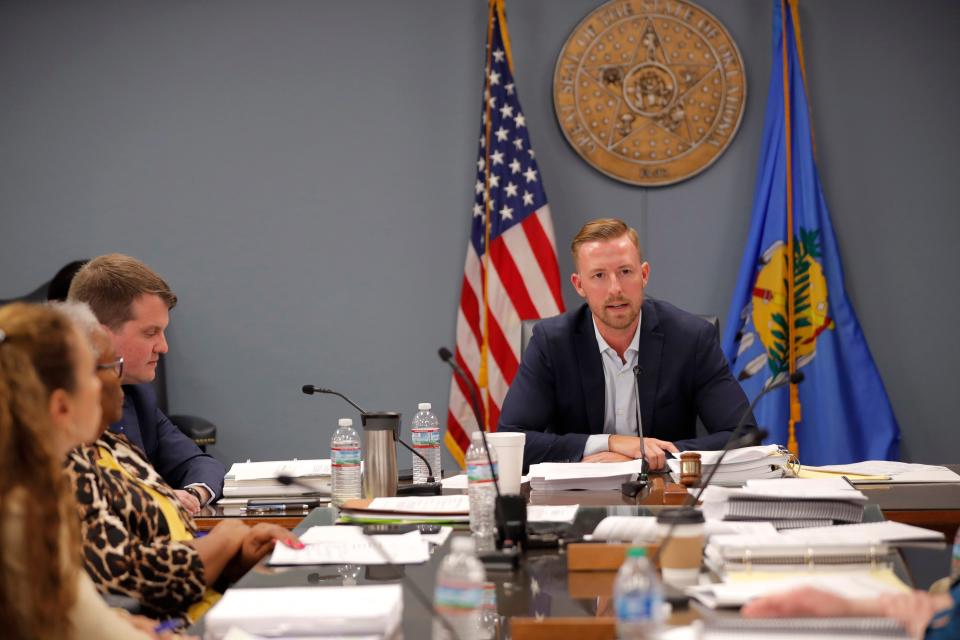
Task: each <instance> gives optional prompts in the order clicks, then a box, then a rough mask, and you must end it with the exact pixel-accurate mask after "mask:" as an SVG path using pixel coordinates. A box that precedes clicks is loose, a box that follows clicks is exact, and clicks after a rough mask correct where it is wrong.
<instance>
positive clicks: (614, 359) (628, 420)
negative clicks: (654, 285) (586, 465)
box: [583, 312, 643, 457]
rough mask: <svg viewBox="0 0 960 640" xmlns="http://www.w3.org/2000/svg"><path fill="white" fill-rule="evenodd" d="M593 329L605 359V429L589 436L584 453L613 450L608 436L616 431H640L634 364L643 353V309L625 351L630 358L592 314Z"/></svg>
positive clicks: (628, 432)
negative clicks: (620, 352) (618, 349)
mask: <svg viewBox="0 0 960 640" xmlns="http://www.w3.org/2000/svg"><path fill="white" fill-rule="evenodd" d="M591 319H592V320H593V331H594V333H595V334H596V336H597V345H598V346H599V347H600V361H601V362H602V363H603V386H604V391H605V393H604V403H603V433H596V434H593V435H591V436H590V437H589V438H587V444H586V446H584V447H583V455H584V457H586V456H589V455H593V454H594V453H600V452H602V451H609V450H610V449H609V446H608V440H609V436H610V435H612V434H620V435H628V436H635V435H637V434H638V433H639V430H638V425H637V419H638V417H637V396H636V394H635V393H634V386H633V385H634V376H633V368H634V367H635V366H637V361H638V358H639V354H640V324H641V323H642V322H643V313H642V312H641V313H640V315H639V316H638V318H637V330H636V331H635V332H634V334H633V339H632V340H630V345H629V346H628V347H627V350H626V351H624V352H623V357H624V358H625V359H626V362H624V361H623V360H621V359H620V356H619V355H617V352H616V350H614V348H613V347H611V346H610V345H609V344H607V341H606V340H604V339H603V336H601V335H600V330H599V329H598V328H597V319H596V318H594V317H593V314H591Z"/></svg>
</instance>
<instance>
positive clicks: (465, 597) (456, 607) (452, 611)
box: [433, 536, 487, 640]
mask: <svg viewBox="0 0 960 640" xmlns="http://www.w3.org/2000/svg"><path fill="white" fill-rule="evenodd" d="M486 579H487V572H486V571H484V569H483V564H481V563H480V561H479V560H477V557H476V555H474V544H473V539H472V538H470V537H468V536H455V537H454V538H453V539H452V540H451V542H450V554H449V555H447V557H446V558H444V559H443V562H441V563H440V570H439V571H437V587H436V591H435V592H434V595H433V604H434V607H436V609H437V613H438V614H440V615H441V616H443V617H444V619H446V620H447V622H448V623H449V624H450V626H451V627H453V630H454V632H455V633H456V634H457V637H458V638H460V640H479V638H480V637H481V634H480V608H481V605H482V601H483V585H484V582H486ZM433 640H452V636H451V635H450V632H449V631H448V630H447V628H446V627H445V626H444V624H443V623H442V622H441V621H440V620H439V619H435V620H434V621H433Z"/></svg>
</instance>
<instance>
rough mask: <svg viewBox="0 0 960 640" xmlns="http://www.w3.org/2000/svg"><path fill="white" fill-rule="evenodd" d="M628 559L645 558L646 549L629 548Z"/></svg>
mask: <svg viewBox="0 0 960 640" xmlns="http://www.w3.org/2000/svg"><path fill="white" fill-rule="evenodd" d="M627 557H628V558H646V557H647V548H646V547H630V548H629V549H627Z"/></svg>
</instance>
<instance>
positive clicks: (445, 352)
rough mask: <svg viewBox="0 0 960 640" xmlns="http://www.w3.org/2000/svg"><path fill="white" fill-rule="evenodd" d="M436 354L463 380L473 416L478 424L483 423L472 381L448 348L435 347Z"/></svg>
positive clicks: (478, 400)
mask: <svg viewBox="0 0 960 640" xmlns="http://www.w3.org/2000/svg"><path fill="white" fill-rule="evenodd" d="M437 355H439V356H440V359H441V360H443V361H444V362H446V363H447V364H448V365H450V368H451V369H453V373H454V374H455V375H456V376H457V377H458V378H460V381H461V382H463V384H464V386H465V387H467V391H469V392H470V409H471V410H473V417H474V418H475V419H476V421H477V424H478V425H482V424H483V417H482V415H481V414H482V411H481V409H480V399H479V398H478V397H477V390H476V388H475V387H474V386H473V383H472V382H470V378H469V377H468V376H467V374H466V373H464V371H463V369H462V368H461V367H460V365H459V364H457V361H456V359H455V358H454V357H453V354H452V353H450V349H447V348H446V347H440V348H439V349H437Z"/></svg>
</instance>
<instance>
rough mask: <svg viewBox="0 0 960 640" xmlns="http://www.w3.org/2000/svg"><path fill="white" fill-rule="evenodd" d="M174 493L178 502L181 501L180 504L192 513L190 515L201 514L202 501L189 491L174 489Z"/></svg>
mask: <svg viewBox="0 0 960 640" xmlns="http://www.w3.org/2000/svg"><path fill="white" fill-rule="evenodd" d="M173 493H174V494H175V495H176V496H177V500H179V501H180V504H182V505H183V507H184V508H185V509H186V510H187V511H189V512H190V515H194V516H195V515H197V514H198V513H200V501H199V500H197V498H196V496H194V495H193V494H192V493H190V492H189V491H184V490H183V489H174V490H173Z"/></svg>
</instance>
